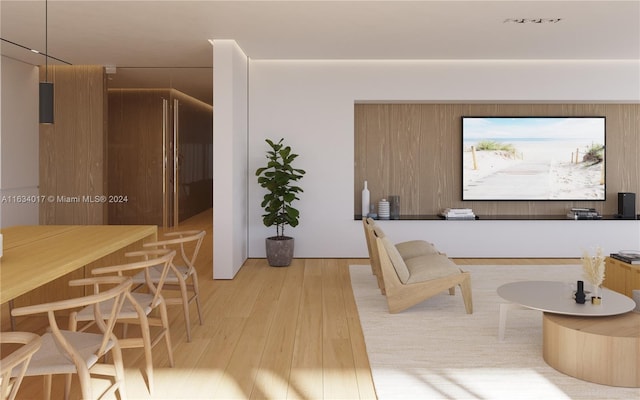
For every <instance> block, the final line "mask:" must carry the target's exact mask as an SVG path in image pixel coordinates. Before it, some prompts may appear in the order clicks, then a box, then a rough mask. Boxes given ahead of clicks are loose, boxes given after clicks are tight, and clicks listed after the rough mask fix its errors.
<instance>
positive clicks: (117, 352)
mask: <svg viewBox="0 0 640 400" xmlns="http://www.w3.org/2000/svg"><path fill="white" fill-rule="evenodd" d="M111 354H112V357H111V358H113V366H114V369H115V373H116V376H115V380H116V382H117V384H118V394H119V395H120V400H127V389H126V387H125V385H124V366H123V361H122V350H121V349H120V345H119V344H118V343H116V344H115V346H113V349H112V350H111Z"/></svg>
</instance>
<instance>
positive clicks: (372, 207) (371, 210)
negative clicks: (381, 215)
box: [367, 203, 378, 219]
mask: <svg viewBox="0 0 640 400" xmlns="http://www.w3.org/2000/svg"><path fill="white" fill-rule="evenodd" d="M367 217H369V218H373V219H376V218H378V214H377V213H376V205H375V204H373V203H371V205H370V206H369V214H367Z"/></svg>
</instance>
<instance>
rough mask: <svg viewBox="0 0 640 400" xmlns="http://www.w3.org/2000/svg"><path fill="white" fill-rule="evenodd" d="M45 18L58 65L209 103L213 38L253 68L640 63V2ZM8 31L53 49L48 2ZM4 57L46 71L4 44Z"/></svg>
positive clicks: (128, 4)
mask: <svg viewBox="0 0 640 400" xmlns="http://www.w3.org/2000/svg"><path fill="white" fill-rule="evenodd" d="M47 12H48V52H49V54H50V55H51V56H53V57H56V58H59V59H62V60H65V61H67V62H69V63H72V64H100V65H114V66H116V67H117V73H116V74H115V75H111V76H110V77H111V79H112V80H111V85H113V86H121V87H130V86H147V87H148V86H149V85H152V86H153V85H160V86H171V87H175V88H177V89H179V90H182V91H184V92H186V93H188V94H191V95H192V96H195V97H199V98H201V99H203V100H204V101H207V102H211V86H212V82H211V81H212V73H211V68H212V47H211V44H210V43H209V42H208V40H209V39H235V40H236V41H237V42H238V44H239V45H240V47H241V48H242V49H243V50H244V51H245V53H246V54H247V56H249V57H250V58H252V59H580V60H587V59H597V60H603V59H605V60H606V59H612V60H619V59H632V60H638V59H640V0H624V1H576V0H574V1H541V0H538V1H520V0H515V1H514V0H512V1H481V0H475V1H455V0H450V1H304V0H294V1H268V0H261V1H243V0H235V1H213V0H208V1H158V0H156V1H148V0H144V1H113V0H112V1H80V0H73V1H69V0H67V1H62V0H49V1H48V11H47ZM510 18H516V19H518V18H525V19H539V18H543V19H555V18H560V19H561V20H560V21H559V22H557V23H526V24H518V23H508V22H505V21H506V20H507V19H510ZM0 32H1V36H2V38H3V39H5V40H9V41H11V42H15V43H18V44H20V45H22V46H25V47H28V48H34V49H37V50H41V51H44V48H45V1H44V0H37V1H32V0H20V1H10V0H2V1H1V2H0ZM1 51H2V54H3V55H5V56H8V57H12V58H15V59H18V60H21V61H24V62H27V63H31V64H34V65H37V64H43V63H44V57H43V56H42V55H37V54H34V53H32V52H30V51H28V50H25V49H23V48H20V47H18V46H15V45H12V44H9V43H7V42H6V41H3V42H2V47H1ZM49 62H51V63H56V62H55V60H50V61H49Z"/></svg>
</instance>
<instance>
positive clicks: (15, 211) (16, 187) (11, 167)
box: [0, 56, 39, 227]
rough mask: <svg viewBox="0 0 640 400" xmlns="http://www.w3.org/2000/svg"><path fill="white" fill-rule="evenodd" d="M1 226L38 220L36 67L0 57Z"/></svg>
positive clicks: (31, 222) (24, 223)
mask: <svg viewBox="0 0 640 400" xmlns="http://www.w3.org/2000/svg"><path fill="white" fill-rule="evenodd" d="M0 75H1V79H0V91H1V92H2V100H1V107H0V108H1V110H2V111H1V116H0V198H1V199H2V200H1V201H0V227H7V226H12V225H33V224H36V225H37V224H38V203H37V202H17V201H32V200H35V199H37V196H38V179H39V178H38V174H39V171H38V157H39V156H38V148H39V147H38V141H39V128H38V68H37V67H34V66H33V65H29V64H25V63H22V62H19V61H16V60H13V59H11V58H8V57H4V56H3V57H2V59H1V61H0Z"/></svg>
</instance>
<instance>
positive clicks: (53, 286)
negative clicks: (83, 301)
mask: <svg viewBox="0 0 640 400" xmlns="http://www.w3.org/2000/svg"><path fill="white" fill-rule="evenodd" d="M157 232H158V228H157V226H155V225H23V226H13V227H8V228H3V229H1V230H0V234H2V236H3V255H2V258H0V304H2V305H3V306H4V305H5V303H8V302H9V301H12V300H14V299H17V298H18V297H20V300H21V301H20V303H23V304H29V303H33V304H36V303H38V302H44V301H51V300H55V299H60V298H64V297H67V296H65V295H66V294H68V293H69V292H70V291H71V288H69V286H68V285H67V279H65V278H67V277H69V274H72V275H73V277H74V278H77V277H83V276H85V275H90V273H89V272H88V271H85V268H89V269H92V268H93V267H97V266H104V265H105V264H106V265H109V264H113V263H120V262H123V260H124V252H125V251H130V250H135V249H138V248H141V247H142V243H145V242H149V241H155V240H157ZM73 273H75V274H73ZM42 288H46V289H45V290H44V292H43V293H39V294H34V293H33V292H34V291H37V290H39V289H42ZM41 292H42V291H41ZM26 294H29V295H28V296H24V295H26Z"/></svg>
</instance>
